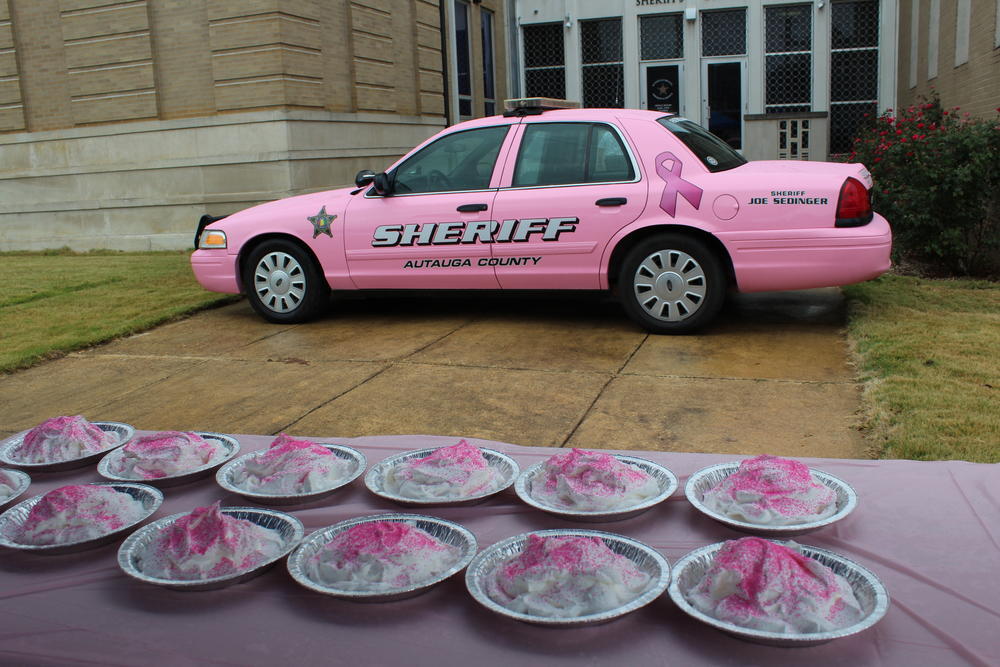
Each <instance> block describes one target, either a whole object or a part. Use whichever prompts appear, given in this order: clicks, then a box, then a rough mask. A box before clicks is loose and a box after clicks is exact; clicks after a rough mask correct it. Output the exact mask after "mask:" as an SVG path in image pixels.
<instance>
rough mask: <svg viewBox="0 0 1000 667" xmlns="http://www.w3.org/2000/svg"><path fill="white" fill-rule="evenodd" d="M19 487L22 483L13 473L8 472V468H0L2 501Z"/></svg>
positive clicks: (0, 498)
mask: <svg viewBox="0 0 1000 667" xmlns="http://www.w3.org/2000/svg"><path fill="white" fill-rule="evenodd" d="M19 487H20V484H19V483H18V481H17V480H16V479H14V476H13V475H11V474H9V473H7V471H6V470H0V501H3V500H7V499H8V498H10V497H11V496H12V495H14V494H15V493H16V492H17V490H18V488H19Z"/></svg>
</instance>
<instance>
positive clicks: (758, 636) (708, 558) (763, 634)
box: [668, 540, 889, 647]
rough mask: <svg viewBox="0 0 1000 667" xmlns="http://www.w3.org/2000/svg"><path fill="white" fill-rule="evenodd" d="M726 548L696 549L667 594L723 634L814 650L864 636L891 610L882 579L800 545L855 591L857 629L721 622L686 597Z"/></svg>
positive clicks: (837, 557) (680, 563)
mask: <svg viewBox="0 0 1000 667" xmlns="http://www.w3.org/2000/svg"><path fill="white" fill-rule="evenodd" d="M776 542H778V543H779V544H785V546H792V545H790V544H788V543H783V542H781V541H778V540H776ZM723 544H725V542H718V543H716V544H710V545H708V546H706V547H701V548H700V549H695V550H694V551H692V552H691V553H689V554H688V555H686V556H684V557H683V558H681V559H680V560H679V561H677V563H676V564H675V565H674V570H673V582H672V583H671V584H670V588H669V589H668V590H669V593H670V597H671V599H672V600H673V601H674V603H675V604H676V605H677V606H678V607H680V608H681V611H683V612H684V613H686V614H687V615H689V616H692V617H693V618H696V619H698V620H699V621H701V622H702V623H705V624H707V625H711V626H712V627H714V628H717V629H719V630H722V631H723V632H725V633H727V634H730V635H732V636H734V637H737V638H739V639H743V640H746V641H749V642H754V643H757V644H766V645H768V646H784V647H799V646H815V645H816V644H824V643H826V642H828V641H832V640H834V639H841V638H843V637H850V636H851V635H856V634H858V633H859V632H863V631H864V630H867V629H868V628H870V627H872V626H873V625H875V624H876V623H878V622H879V620H881V619H882V617H883V616H885V613H886V611H888V609H889V593H888V592H887V591H886V589H885V586H884V585H883V584H882V582H881V581H879V578H878V577H876V576H875V575H874V574H873V573H872V572H871V571H870V570H868V569H867V568H865V567H862V566H861V565H859V564H857V563H855V562H854V561H852V560H850V559H848V558H845V557H844V556H840V555H838V554H835V553H833V552H832V551H827V550H826V549H820V548H817V547H810V546H806V545H804V544H799V545H796V546H797V548H798V550H799V552H800V553H802V554H803V555H805V556H808V557H810V558H812V559H814V560H816V561H819V562H820V563H822V564H823V565H826V566H827V567H829V568H830V569H831V570H833V571H834V573H836V574H839V575H840V576H842V577H843V578H844V579H846V580H847V582H848V583H849V584H850V585H851V588H852V589H853V591H854V595H855V597H856V598H857V599H858V602H859V603H860V604H861V610H862V612H863V613H864V616H863V617H862V618H861V620H859V621H858V622H857V623H855V624H854V625H849V626H847V627H846V628H840V629H839V630H831V631H829V632H810V633H800V634H786V633H783V632H768V631H765V630H754V629H751V628H744V627H742V626H739V625H736V624H734V623H727V622H726V621H720V620H719V619H717V618H714V617H712V616H709V615H708V614H705V613H703V612H701V611H699V610H698V609H695V607H694V606H693V605H692V604H691V603H690V602H688V601H687V598H685V597H684V595H685V593H687V592H688V591H690V590H691V589H692V588H694V587H695V586H696V585H697V584H698V581H699V580H700V579H701V578H702V576H703V575H704V574H705V572H706V571H707V570H708V568H710V567H711V565H712V561H713V560H714V558H715V554H716V552H718V551H719V549H721V548H722V546H723Z"/></svg>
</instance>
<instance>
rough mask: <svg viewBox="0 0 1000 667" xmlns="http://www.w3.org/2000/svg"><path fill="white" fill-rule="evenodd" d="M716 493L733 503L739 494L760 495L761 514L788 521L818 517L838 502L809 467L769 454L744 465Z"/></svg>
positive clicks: (716, 488) (722, 483)
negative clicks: (770, 514)
mask: <svg viewBox="0 0 1000 667" xmlns="http://www.w3.org/2000/svg"><path fill="white" fill-rule="evenodd" d="M712 492H713V493H715V492H717V493H721V494H724V495H726V496H728V497H729V498H732V499H736V498H737V497H738V495H739V494H748V493H750V494H756V495H759V496H760V500H759V501H757V503H758V506H759V507H760V508H761V510H765V509H766V510H771V511H774V512H777V513H778V514H781V515H783V516H787V517H799V516H801V517H809V516H812V515H817V514H819V513H821V512H822V511H823V510H825V509H826V508H828V507H829V506H830V504H831V503H835V502H836V499H837V494H836V492H835V491H834V490H833V489H831V488H829V487H827V486H825V485H824V484H820V483H817V482H815V481H814V480H813V478H812V473H810V471H809V468H808V467H807V466H806V465H805V464H803V463H800V462H799V461H795V460H792V459H786V458H780V457H777V456H769V455H767V454H763V455H761V456H757V457H754V458H752V459H747V460H745V461H743V462H741V463H740V467H739V469H738V470H737V471H736V472H735V473H733V474H732V475H730V476H729V477H727V478H726V479H725V480H723V481H722V482H721V483H720V484H719V485H718V486H716V487H715V488H714V489H712Z"/></svg>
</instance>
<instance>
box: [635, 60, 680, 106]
mask: <svg viewBox="0 0 1000 667" xmlns="http://www.w3.org/2000/svg"><path fill="white" fill-rule="evenodd" d="M642 70H643V75H642V78H643V89H642V95H643V98H642V105H643V107H645V108H646V109H649V110H650V111H661V112H663V113H676V114H679V113H680V112H681V104H680V101H681V88H680V84H681V78H682V77H681V66H680V64H679V63H674V64H670V65H665V64H654V63H643V64H642Z"/></svg>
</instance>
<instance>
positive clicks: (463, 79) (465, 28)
mask: <svg viewBox="0 0 1000 667" xmlns="http://www.w3.org/2000/svg"><path fill="white" fill-rule="evenodd" d="M471 56H472V50H471V45H470V41H469V6H468V5H467V4H465V2H463V1H462V0H455V61H456V65H457V71H456V74H457V77H456V78H457V80H456V82H455V87H456V88H457V89H458V116H459V118H460V119H461V120H468V119H470V118H472V57H471Z"/></svg>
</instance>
